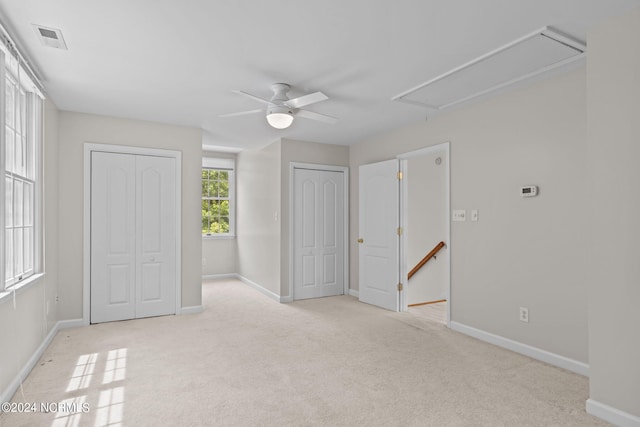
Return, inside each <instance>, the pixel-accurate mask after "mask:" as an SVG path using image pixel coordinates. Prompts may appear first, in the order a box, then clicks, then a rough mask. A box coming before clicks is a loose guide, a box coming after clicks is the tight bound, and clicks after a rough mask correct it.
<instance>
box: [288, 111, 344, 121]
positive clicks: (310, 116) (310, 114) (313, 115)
mask: <svg viewBox="0 0 640 427" xmlns="http://www.w3.org/2000/svg"><path fill="white" fill-rule="evenodd" d="M296 117H304V118H305V119H311V120H317V121H319V122H324V123H329V124H335V123H337V122H338V119H336V118H335V117H331V116H327V115H324V114H320V113H314V112H313V111H308V110H298V111H297V112H296Z"/></svg>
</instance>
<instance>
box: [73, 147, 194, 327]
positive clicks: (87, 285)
mask: <svg viewBox="0 0 640 427" xmlns="http://www.w3.org/2000/svg"><path fill="white" fill-rule="evenodd" d="M93 152H104V153H121V154H131V155H141V156H156V157H168V158H173V159H175V160H176V169H175V174H176V176H175V184H176V202H175V206H176V252H175V254H176V269H175V270H176V271H175V274H176V278H175V283H176V298H175V299H176V314H182V264H181V260H182V209H181V200H182V153H181V152H180V151H174V150H164V149H159V148H146V147H132V146H126V145H112V144H98V143H93V142H85V143H84V166H83V167H84V181H83V185H84V200H83V205H84V215H83V237H82V239H83V240H82V242H83V245H82V246H83V247H82V254H83V255H82V258H83V259H82V267H83V268H82V324H83V325H85V326H86V325H89V323H90V320H91V298H90V296H91V153H93Z"/></svg>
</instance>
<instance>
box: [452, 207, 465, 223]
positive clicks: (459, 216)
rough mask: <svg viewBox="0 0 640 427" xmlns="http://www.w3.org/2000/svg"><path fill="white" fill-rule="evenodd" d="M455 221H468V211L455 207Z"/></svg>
mask: <svg viewBox="0 0 640 427" xmlns="http://www.w3.org/2000/svg"><path fill="white" fill-rule="evenodd" d="M452 220H453V221H466V220H467V211H466V210H464V209H454V210H453V218H452Z"/></svg>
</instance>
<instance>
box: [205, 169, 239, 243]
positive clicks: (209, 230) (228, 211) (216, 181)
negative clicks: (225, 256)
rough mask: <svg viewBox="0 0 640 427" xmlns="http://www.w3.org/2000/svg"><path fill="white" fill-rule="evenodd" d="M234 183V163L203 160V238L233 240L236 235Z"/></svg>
mask: <svg viewBox="0 0 640 427" xmlns="http://www.w3.org/2000/svg"><path fill="white" fill-rule="evenodd" d="M234 184H235V176H234V161H233V160H232V159H213V158H204V159H203V162H202V236H203V237H232V236H234V235H235V229H234V204H235V198H234V195H235V191H234V190H235V189H234Z"/></svg>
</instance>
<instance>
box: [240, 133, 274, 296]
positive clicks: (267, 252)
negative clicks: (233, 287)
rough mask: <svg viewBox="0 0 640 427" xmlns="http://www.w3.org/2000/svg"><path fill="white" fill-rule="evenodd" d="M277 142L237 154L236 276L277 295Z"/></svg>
mask: <svg viewBox="0 0 640 427" xmlns="http://www.w3.org/2000/svg"><path fill="white" fill-rule="evenodd" d="M280 146H281V144H280V141H278V142H275V143H273V144H271V145H268V146H267V147H265V148H262V149H256V150H245V151H243V152H241V153H240V154H238V163H237V164H236V170H237V171H238V172H237V179H236V183H237V192H238V205H237V208H236V227H237V230H236V231H237V233H238V237H237V239H236V240H237V244H238V273H239V274H240V275H242V276H243V277H245V278H246V279H249V280H251V281H252V282H254V283H256V284H258V285H260V286H262V287H263V288H265V289H267V290H269V291H270V292H273V293H274V294H276V295H280V220H281V212H280V155H281V151H280Z"/></svg>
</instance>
